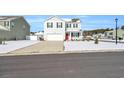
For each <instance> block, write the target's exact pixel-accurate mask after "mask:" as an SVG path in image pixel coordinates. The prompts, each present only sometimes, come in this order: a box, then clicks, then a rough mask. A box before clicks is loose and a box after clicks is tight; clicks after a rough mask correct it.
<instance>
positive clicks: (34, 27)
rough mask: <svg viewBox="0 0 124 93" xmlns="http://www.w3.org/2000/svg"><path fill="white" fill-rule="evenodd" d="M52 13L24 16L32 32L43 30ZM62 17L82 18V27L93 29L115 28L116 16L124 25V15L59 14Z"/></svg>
mask: <svg viewBox="0 0 124 93" xmlns="http://www.w3.org/2000/svg"><path fill="white" fill-rule="evenodd" d="M51 16H52V15H31V16H24V17H25V19H26V20H27V21H28V23H29V24H30V26H31V31H32V32H37V31H43V23H44V21H45V20H46V19H48V18H49V17H51ZM58 16H59V17H60V18H62V19H71V18H80V20H81V29H82V30H91V29H99V28H115V18H118V19H119V20H118V26H119V27H120V26H122V25H124V16H123V15H58Z"/></svg>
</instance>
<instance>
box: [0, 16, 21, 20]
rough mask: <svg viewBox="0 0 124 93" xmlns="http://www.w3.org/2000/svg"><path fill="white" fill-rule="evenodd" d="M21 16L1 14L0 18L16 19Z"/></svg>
mask: <svg viewBox="0 0 124 93" xmlns="http://www.w3.org/2000/svg"><path fill="white" fill-rule="evenodd" d="M18 17H20V16H0V20H12V19H16V18H18Z"/></svg>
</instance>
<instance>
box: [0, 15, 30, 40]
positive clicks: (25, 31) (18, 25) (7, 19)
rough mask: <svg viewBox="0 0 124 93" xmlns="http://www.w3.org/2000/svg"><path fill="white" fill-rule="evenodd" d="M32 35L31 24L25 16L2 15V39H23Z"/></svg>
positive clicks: (0, 31)
mask: <svg viewBox="0 0 124 93" xmlns="http://www.w3.org/2000/svg"><path fill="white" fill-rule="evenodd" d="M27 35H30V25H29V24H28V23H27V21H26V20H25V19H24V17H23V16H0V39H5V40H23V39H26V36H27Z"/></svg>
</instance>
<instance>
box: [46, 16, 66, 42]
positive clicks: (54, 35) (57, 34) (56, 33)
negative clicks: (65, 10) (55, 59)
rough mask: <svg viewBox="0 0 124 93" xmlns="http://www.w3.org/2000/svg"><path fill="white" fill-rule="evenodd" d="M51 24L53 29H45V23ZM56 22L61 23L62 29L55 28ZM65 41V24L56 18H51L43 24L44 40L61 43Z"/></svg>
mask: <svg viewBox="0 0 124 93" xmlns="http://www.w3.org/2000/svg"><path fill="white" fill-rule="evenodd" d="M48 22H49V23H51V22H52V23H53V28H47V23H48ZM57 22H62V28H57ZM64 39H65V22H64V21H63V20H61V19H59V18H57V17H53V18H51V19H49V20H47V21H45V23H44V40H47V41H63V40H64Z"/></svg>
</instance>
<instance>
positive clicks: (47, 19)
mask: <svg viewBox="0 0 124 93" xmlns="http://www.w3.org/2000/svg"><path fill="white" fill-rule="evenodd" d="M54 17H55V18H58V19H60V20H62V19H61V18H59V17H58V16H52V17H49V18H48V19H47V20H45V21H48V20H50V19H52V18H54ZM62 21H64V20H62Z"/></svg>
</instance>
